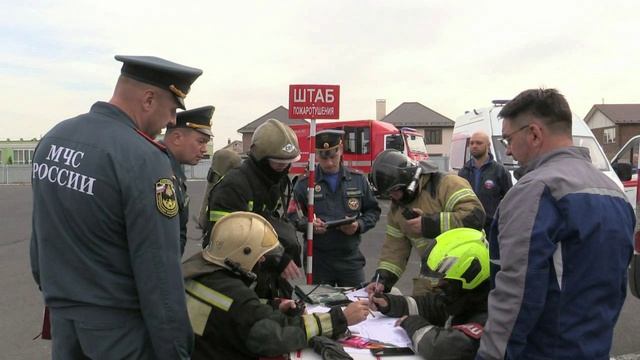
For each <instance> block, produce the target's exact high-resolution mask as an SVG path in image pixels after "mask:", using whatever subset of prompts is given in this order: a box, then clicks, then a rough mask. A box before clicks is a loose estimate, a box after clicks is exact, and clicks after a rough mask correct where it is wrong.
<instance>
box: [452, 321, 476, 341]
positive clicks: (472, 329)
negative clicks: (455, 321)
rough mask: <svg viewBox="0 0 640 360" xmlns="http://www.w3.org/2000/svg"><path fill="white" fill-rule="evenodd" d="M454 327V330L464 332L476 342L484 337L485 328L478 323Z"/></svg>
mask: <svg viewBox="0 0 640 360" xmlns="http://www.w3.org/2000/svg"><path fill="white" fill-rule="evenodd" d="M452 327H453V328H454V329H457V330H460V331H462V332H463V333H464V334H465V335H467V336H468V337H470V338H472V339H475V340H480V337H481V336H482V332H483V331H484V328H483V327H482V325H480V324H478V323H468V324H461V325H455V326H452Z"/></svg>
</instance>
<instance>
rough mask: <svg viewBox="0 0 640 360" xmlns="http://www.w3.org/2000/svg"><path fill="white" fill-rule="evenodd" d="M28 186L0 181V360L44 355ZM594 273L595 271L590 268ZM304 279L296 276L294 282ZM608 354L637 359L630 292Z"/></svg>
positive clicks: (369, 249) (405, 284)
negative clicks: (32, 258) (31, 252)
mask: <svg viewBox="0 0 640 360" xmlns="http://www.w3.org/2000/svg"><path fill="white" fill-rule="evenodd" d="M188 186H189V194H190V197H191V204H190V211H191V214H197V213H198V212H199V211H200V205H201V199H202V194H203V192H204V188H205V182H203V181H191V182H189V183H188ZM31 201H32V196H31V187H30V186H29V185H0V234H1V235H0V274H1V275H0V289H1V290H0V292H1V295H0V299H1V302H0V359H25V360H27V359H34V360H35V359H46V358H50V351H51V349H50V343H49V341H43V340H39V339H37V340H33V338H34V337H35V336H36V335H38V334H39V333H40V328H41V323H42V309H43V303H42V297H41V295H40V292H39V291H38V289H37V287H36V285H35V283H34V281H33V278H32V276H31V270H30V265H29V238H30V234H31ZM381 207H382V217H381V219H380V222H379V223H378V225H377V226H376V227H375V228H374V229H372V230H371V231H369V232H367V233H366V234H365V235H364V236H363V240H362V244H361V250H362V252H363V254H364V255H365V257H366V258H367V265H366V268H365V273H366V276H367V277H370V276H371V274H373V272H374V270H375V267H376V265H377V259H378V255H379V252H380V248H381V246H382V240H383V239H384V231H385V226H386V213H387V211H388V208H389V203H388V201H381ZM199 234H200V231H199V230H197V229H196V228H195V225H194V222H193V221H190V222H189V230H188V236H189V237H190V240H189V241H188V242H187V247H186V250H185V258H186V257H188V256H190V255H192V254H194V253H195V252H197V251H198V250H199V248H200V245H199V238H198V235H199ZM418 268H419V264H418V260H417V258H416V257H415V255H414V256H412V258H411V261H410V263H409V265H408V267H407V273H406V274H405V276H403V277H402V279H401V280H400V281H399V283H398V284H397V287H398V288H399V289H400V290H401V291H402V292H403V293H410V292H411V288H412V284H411V274H416V273H417V271H418ZM594 271H597V269H594ZM303 281H304V280H303V279H300V280H299V283H302V282H303ZM611 354H612V356H614V355H615V356H616V359H624V360H631V359H640V356H639V355H638V354H640V300H639V299H636V298H634V297H633V296H631V295H630V294H629V295H628V296H627V300H626V302H625V305H624V307H623V309H622V313H621V315H620V318H619V320H618V323H617V325H616V328H615V334H614V339H613V348H612V352H611Z"/></svg>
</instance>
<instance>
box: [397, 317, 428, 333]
mask: <svg viewBox="0 0 640 360" xmlns="http://www.w3.org/2000/svg"><path fill="white" fill-rule="evenodd" d="M429 325H431V324H430V323H429V322H428V321H427V320H426V319H425V318H423V317H422V316H420V315H411V316H408V317H407V318H406V319H404V320H403V321H402V323H400V326H402V328H403V329H404V331H406V332H407V335H409V337H413V334H414V333H415V332H416V331H418V330H419V329H422V328H423V327H425V326H429Z"/></svg>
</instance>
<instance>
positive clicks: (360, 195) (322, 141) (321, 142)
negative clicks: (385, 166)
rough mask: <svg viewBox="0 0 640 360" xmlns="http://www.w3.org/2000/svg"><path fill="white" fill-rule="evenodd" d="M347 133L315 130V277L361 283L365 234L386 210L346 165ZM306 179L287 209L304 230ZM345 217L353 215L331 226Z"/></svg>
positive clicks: (318, 280)
mask: <svg viewBox="0 0 640 360" xmlns="http://www.w3.org/2000/svg"><path fill="white" fill-rule="evenodd" d="M343 134H344V132H343V131H341V130H324V131H319V132H318V133H317V134H316V153H317V155H318V165H317V166H316V171H315V177H316V182H315V183H316V185H315V189H314V190H315V193H314V202H315V218H314V222H313V232H314V236H313V237H314V241H313V269H312V271H313V282H314V283H316V284H330V285H337V286H358V285H360V284H361V283H362V282H364V270H363V269H364V265H365V258H364V256H363V255H362V253H361V252H360V240H361V236H360V235H361V234H362V233H365V232H366V231H368V230H369V229H372V228H373V227H375V225H376V223H377V222H378V219H379V218H380V212H381V210H380V207H379V206H378V201H377V200H376V198H375V196H374V195H373V191H372V190H371V187H370V186H369V182H368V181H367V178H366V177H365V176H364V175H363V174H362V173H360V172H358V171H357V170H353V169H350V168H348V167H346V166H344V165H343V164H342V153H343V145H342V135H343ZM307 183H308V178H307V177H303V178H302V179H300V181H298V182H297V184H296V186H295V188H294V190H293V192H294V196H293V198H292V199H291V203H290V204H289V209H288V211H287V212H288V216H289V218H290V219H291V220H292V221H293V222H294V223H296V224H297V228H298V230H299V231H302V232H305V231H306V226H307V186H308V185H307ZM346 217H353V218H354V219H353V221H352V222H350V223H347V224H344V225H340V226H336V227H328V226H327V223H326V222H327V221H331V220H340V219H344V218H346Z"/></svg>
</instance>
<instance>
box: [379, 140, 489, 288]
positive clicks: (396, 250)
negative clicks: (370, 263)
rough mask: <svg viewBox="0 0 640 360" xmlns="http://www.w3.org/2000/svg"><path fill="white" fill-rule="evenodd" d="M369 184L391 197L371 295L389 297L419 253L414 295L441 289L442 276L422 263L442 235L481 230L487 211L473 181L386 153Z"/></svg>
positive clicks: (394, 153)
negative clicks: (413, 255)
mask: <svg viewBox="0 0 640 360" xmlns="http://www.w3.org/2000/svg"><path fill="white" fill-rule="evenodd" d="M370 176H371V181H372V183H373V185H374V186H375V187H376V189H377V191H378V192H379V193H380V194H382V195H386V196H389V197H391V208H390V210H389V214H388V216H387V229H386V237H385V240H384V243H383V245H382V250H381V254H380V262H379V264H378V268H377V270H376V273H375V274H374V275H373V278H372V282H371V283H370V284H369V285H368V287H367V291H369V292H379V291H384V292H388V291H389V290H391V287H392V286H393V285H394V284H395V283H396V282H397V281H398V279H399V278H400V276H402V274H403V273H404V270H405V268H406V265H407V261H408V260H409V256H410V255H411V249H412V248H415V249H416V250H417V251H418V253H419V255H420V260H421V261H420V263H421V264H422V266H421V269H420V274H418V276H417V277H416V278H414V280H413V295H422V294H425V293H426V292H429V291H430V290H431V289H432V288H434V287H435V286H437V284H438V281H439V276H438V274H434V273H433V272H431V271H429V268H428V267H426V266H425V265H424V264H425V263H426V262H425V260H426V259H427V257H428V255H429V252H430V251H431V249H432V248H433V246H434V245H435V240H434V239H435V238H436V237H437V236H438V235H440V234H441V233H443V232H445V231H447V230H449V229H453V228H459V227H467V228H472V229H476V230H480V231H481V230H482V227H483V225H484V218H485V212H484V209H483V208H482V204H481V203H480V200H479V199H478V197H477V196H476V195H475V194H474V192H473V190H472V189H471V186H470V185H469V182H468V181H467V180H465V179H463V178H461V177H459V176H457V175H454V174H449V173H443V172H440V171H438V168H437V166H435V165H434V164H432V163H430V162H426V161H420V162H414V161H413V160H411V159H409V158H408V157H406V156H405V155H404V154H402V153H401V152H399V151H397V150H385V151H383V152H381V153H380V154H379V155H378V156H377V157H376V159H375V161H374V162H373V165H372V169H371V174H370Z"/></svg>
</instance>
